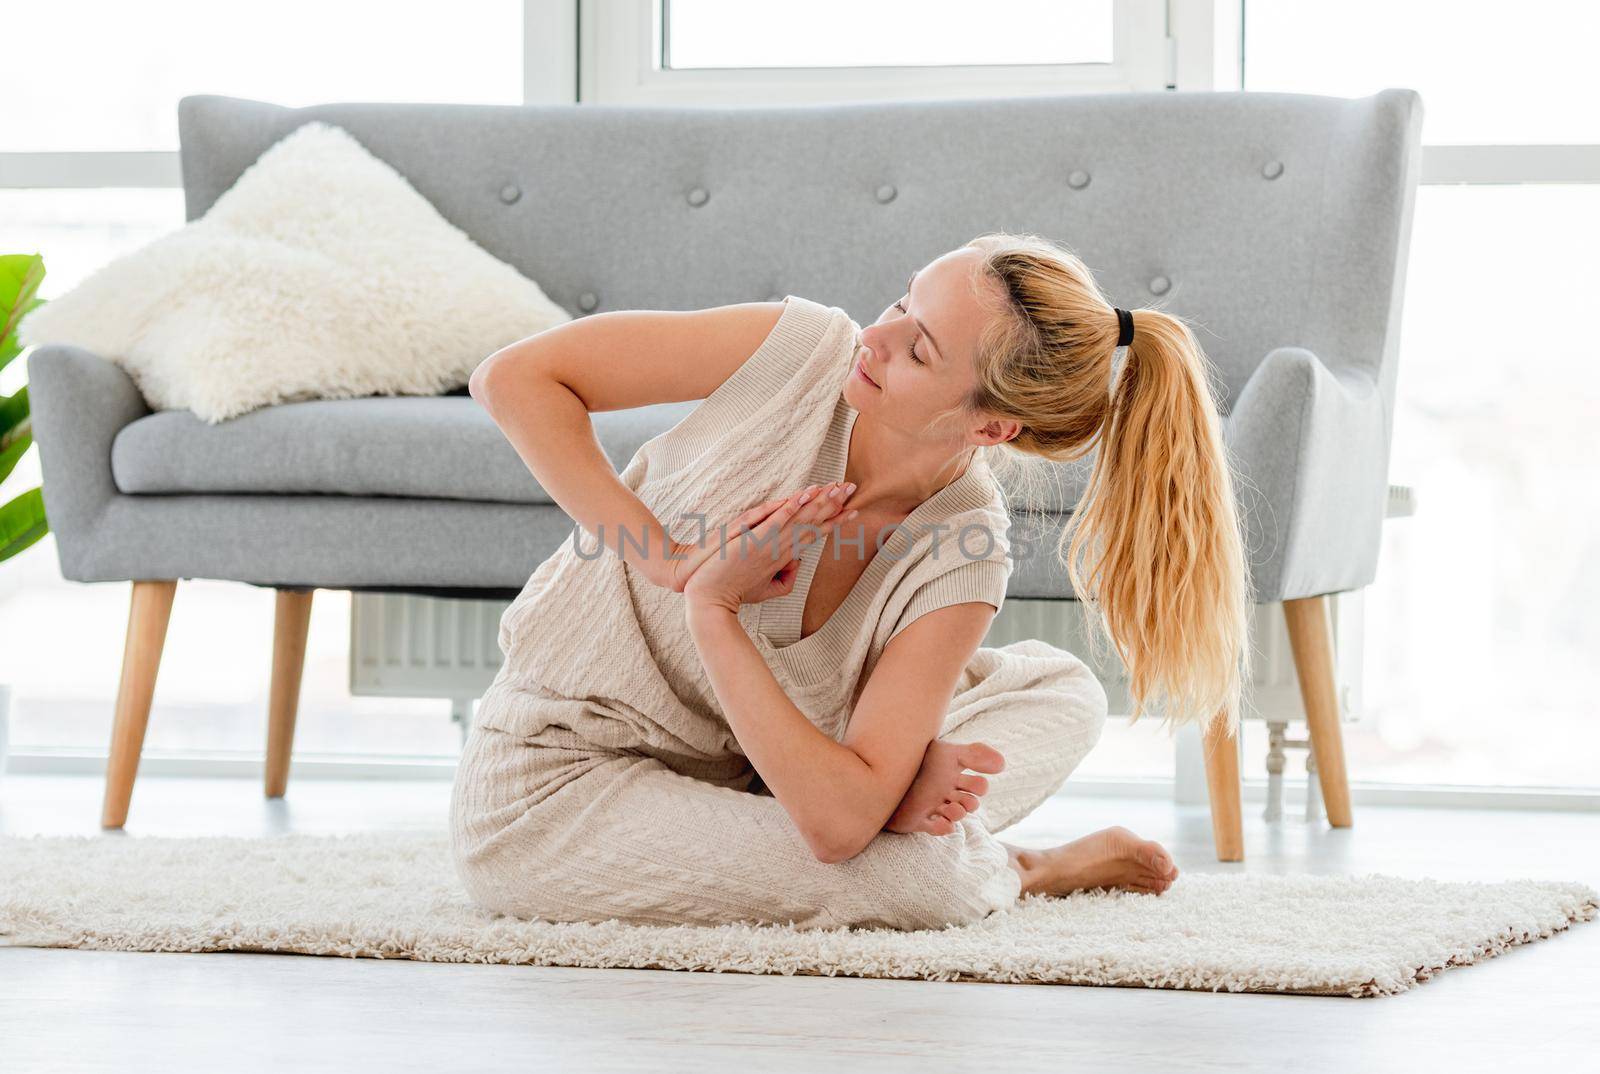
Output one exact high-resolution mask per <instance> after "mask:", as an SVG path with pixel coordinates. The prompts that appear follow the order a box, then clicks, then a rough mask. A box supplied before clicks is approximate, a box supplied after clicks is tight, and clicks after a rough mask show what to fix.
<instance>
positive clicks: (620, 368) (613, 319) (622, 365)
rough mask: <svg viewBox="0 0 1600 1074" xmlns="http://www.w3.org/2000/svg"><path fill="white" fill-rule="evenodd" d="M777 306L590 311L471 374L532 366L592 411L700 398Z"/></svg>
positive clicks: (494, 374) (770, 324)
mask: <svg viewBox="0 0 1600 1074" xmlns="http://www.w3.org/2000/svg"><path fill="white" fill-rule="evenodd" d="M784 308H785V307H784V303H782V302H739V303H734V304H733V305H728V306H712V307H709V308H707V309H700V310H614V311H612V312H609V313H597V314H595V315H593V316H591V317H582V318H579V319H577V320H574V321H568V322H566V323H565V324H560V325H557V326H556V327H554V328H551V329H548V330H547V331H544V332H540V333H539V334H538V335H535V336H530V337H528V338H527V339H525V340H521V341H519V342H518V343H513V344H511V345H510V346H508V347H504V348H502V349H501V350H499V351H496V352H495V353H494V354H492V355H490V356H489V357H488V358H487V359H485V360H484V362H483V364H482V366H480V371H479V373H475V374H474V379H475V380H478V381H479V382H480V383H481V384H491V383H493V382H494V381H495V380H502V381H503V380H505V379H508V378H516V377H519V376H523V375H526V374H527V373H528V372H529V371H530V370H535V369H536V370H538V371H539V372H541V373H543V374H545V375H548V376H551V377H554V378H555V379H556V380H558V381H560V382H561V383H562V384H564V385H566V386H567V387H568V388H569V389H571V390H572V391H573V393H575V394H576V395H577V396H578V397H579V398H580V399H582V400H583V402H584V405H585V406H586V407H587V408H588V409H589V410H590V411H591V412H592V411H601V410H625V409H628V408H630V407H638V406H648V405H650V404H652V403H675V402H681V401H685V400H690V399H704V398H706V397H707V396H708V395H710V394H711V393H712V392H714V391H716V389H717V388H718V387H719V386H720V385H721V384H722V382H723V381H725V380H727V379H728V378H729V377H730V376H732V375H733V373H734V371H735V370H737V369H738V368H739V367H740V366H741V365H743V364H744V362H745V360H746V359H747V358H749V357H750V356H751V355H752V354H754V353H755V352H756V351H757V350H759V349H760V347H761V345H762V344H763V343H764V342H766V340H767V337H768V336H770V335H771V334H772V331H773V329H774V328H776V327H777V324H778V319H779V318H780V317H781V316H782V315H783V311H784ZM480 374H481V375H480ZM477 391H478V389H477V388H474V393H476V392H477Z"/></svg>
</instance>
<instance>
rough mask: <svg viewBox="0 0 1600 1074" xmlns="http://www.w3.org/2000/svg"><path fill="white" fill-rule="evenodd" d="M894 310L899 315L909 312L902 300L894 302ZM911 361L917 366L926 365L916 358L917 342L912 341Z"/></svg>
mask: <svg viewBox="0 0 1600 1074" xmlns="http://www.w3.org/2000/svg"><path fill="white" fill-rule="evenodd" d="M894 308H895V309H897V310H899V311H900V312H901V313H909V312H910V311H909V310H907V309H906V305H905V302H904V301H903V300H897V301H896V302H895V304H894ZM911 360H912V361H913V362H916V363H917V364H918V365H927V364H928V363H927V362H924V361H923V360H922V359H921V358H918V357H917V341H916V340H912V341H911Z"/></svg>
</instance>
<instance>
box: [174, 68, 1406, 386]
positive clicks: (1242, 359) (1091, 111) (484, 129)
mask: <svg viewBox="0 0 1600 1074" xmlns="http://www.w3.org/2000/svg"><path fill="white" fill-rule="evenodd" d="M1421 111H1422V109H1421V100H1420V97H1419V96H1418V95H1417V94H1416V93H1415V92H1414V91H1412V90H1408V89H1388V90H1383V91H1381V92H1379V93H1376V94H1374V95H1372V96H1368V97H1360V98H1339V97H1321V96H1312V95H1304V94H1286V93H1258V92H1249V93H1242V92H1219V93H1171V92H1158V93H1103V94H1090V95H1082V94H1078V95H1064V96H1053V97H1028V98H1009V99H987V100H938V101H911V102H905V101H895V102H882V103H848V104H819V105H805V106H763V107H755V108H692V107H655V106H649V107H644V106H621V105H592V104H583V105H532V106H507V105H458V104H384V103H345V104H323V105H316V106H312V107H306V108H286V107H282V106H279V105H275V104H270V103H267V102H263V101H253V100H245V99H240V98H233V97H222V96H215V95H196V96H189V97H185V98H183V99H182V101H181V102H180V103H179V131H180V138H181V145H182V166H183V180H184V189H185V195H186V205H187V215H188V218H189V219H190V220H193V219H196V218H198V217H200V216H201V215H203V214H204V213H205V212H206V210H207V209H208V208H209V207H210V206H211V204H212V203H213V202H214V201H215V200H216V199H217V197H218V196H219V195H220V194H222V193H223V192H224V191H226V190H227V189H228V188H229V187H230V186H232V184H233V183H234V181H235V180H237V179H238V177H239V176H240V174H241V173H242V172H243V171H244V170H245V168H247V167H248V166H249V165H250V164H251V163H252V162H254V161H255V159H256V158H257V157H259V156H260V155H261V154H262V153H263V152H264V151H265V150H266V149H267V148H268V147H270V146H271V145H273V144H274V143H276V142H277V141H279V140H280V139H282V138H283V137H284V136H285V135H287V134H288V133H289V132H290V131H291V130H293V129H294V128H295V127H298V126H299V125H301V124H302V123H305V122H307V121H309V120H313V119H317V120H322V121H325V122H328V123H332V124H336V125H338V126H340V127H343V128H344V129H345V130H347V131H349V132H350V133H351V134H352V135H353V136H354V137H355V138H356V139H357V140H358V141H360V142H361V143H362V144H363V145H365V146H366V147H367V149H368V150H370V151H371V152H372V153H374V154H375V155H376V156H378V157H380V158H381V159H383V160H385V161H387V162H388V163H389V164H391V165H392V166H393V167H394V168H395V169H396V170H397V171H399V172H400V174H402V175H404V176H405V177H406V178H407V179H408V180H409V181H410V182H411V184H412V185H413V186H414V187H415V188H416V189H417V190H418V192H419V193H421V194H422V195H423V196H424V197H426V198H427V199H428V200H429V201H430V202H432V203H433V205H434V206H435V207H437V208H438V210H439V211H440V213H441V214H442V215H443V216H444V217H445V218H446V219H448V220H450V221H451V222H452V223H454V224H455V225H457V226H458V227H460V228H461V229H462V230H464V231H465V232H466V233H467V234H468V235H470V236H471V237H472V238H473V240H474V241H476V242H477V243H478V244H480V245H481V246H482V247H483V248H484V249H486V250H487V251H489V252H490V253H491V254H493V255H494V256H496V257H498V258H500V259H502V260H504V261H506V262H508V263H510V264H512V265H514V266H515V267H516V268H517V269H518V270H519V271H521V272H522V273H523V274H524V275H526V276H528V277H529V278H530V279H533V280H534V281H536V282H537V283H538V284H539V286H540V287H541V288H542V289H543V290H544V291H545V293H546V294H548V295H549V296H550V297H551V299H552V300H554V301H556V302H558V303H560V304H561V305H562V306H563V307H565V308H566V309H567V310H568V311H569V312H570V313H572V314H573V315H574V316H581V315H583V314H585V313H590V312H597V311H604V310H615V309H696V308H702V307H707V306H715V305H722V304H726V303H733V302H748V301H759V300H763V299H777V298H781V297H782V296H783V295H785V294H789V293H793V294H798V295H803V296H805V297H808V298H812V299H814V300H816V301H819V302H823V303H824V304H827V305H833V306H839V307H840V308H842V309H844V310H845V311H846V312H848V313H849V314H850V315H851V316H852V317H854V318H855V319H856V320H857V321H858V322H860V323H862V324H868V323H871V322H872V321H873V320H876V319H877V317H878V316H879V314H880V313H881V312H882V310H883V309H884V307H885V306H887V305H888V304H889V303H890V302H893V301H894V300H895V299H896V298H897V297H898V296H899V295H900V294H901V293H902V291H903V289H904V287H905V282H906V278H907V277H908V276H909V275H910V273H911V270H912V269H914V268H917V267H919V266H921V265H923V264H925V263H926V262H927V261H929V260H931V259H933V258H934V257H937V256H938V255H939V254H941V253H943V252H945V251H947V250H950V249H952V248H954V247H956V246H959V245H961V244H962V243H963V242H965V241H967V240H968V239H970V238H972V237H973V236H975V235H978V234H980V233H982V232H985V231H992V230H1009V231H1024V232H1035V233H1038V234H1040V235H1043V236H1045V237H1047V238H1050V239H1053V240H1056V241H1058V242H1060V243H1062V244H1064V245H1066V246H1068V247H1070V248H1071V249H1072V250H1074V251H1075V252H1077V253H1078V254H1079V255H1080V256H1081V257H1083V259H1084V260H1085V262H1086V263H1087V264H1088V265H1089V267H1090V268H1091V270H1092V271H1093V272H1094V274H1095V277H1096V279H1097V280H1098V281H1099V283H1100V285H1101V287H1102V288H1103V289H1104V290H1105V291H1106V293H1107V295H1108V296H1109V297H1110V298H1111V299H1112V301H1113V302H1115V303H1117V304H1119V305H1122V306H1125V307H1130V308H1132V307H1138V306H1143V305H1157V306H1161V307H1163V308H1165V309H1167V310H1169V311H1170V312H1172V313H1175V314H1178V315H1180V316H1183V317H1185V318H1186V319H1188V320H1189V321H1190V323H1191V324H1192V326H1193V327H1194V328H1195V330H1196V333H1197V335H1198V338H1199V339H1200V342H1201V344H1202V346H1203V347H1204V348H1205V350H1206V353H1207V355H1208V356H1209V357H1210V359H1211V360H1212V362H1213V364H1214V366H1215V367H1216V370H1217V373H1218V375H1219V377H1220V383H1218V384H1217V385H1216V387H1217V389H1218V391H1219V395H1220V396H1221V400H1222V405H1223V409H1224V411H1225V412H1226V411H1227V410H1229V409H1231V407H1232V404H1233V401H1234V400H1235V399H1236V398H1237V397H1238V394H1239V391H1240V389H1241V388H1242V387H1243V385H1244V383H1245V381H1246V380H1247V379H1248V378H1249V375H1250V373H1251V371H1252V370H1254V369H1255V367H1256V365H1257V364H1258V363H1259V362H1260V361H1261V360H1262V358H1263V357H1264V356H1265V355H1266V354H1267V352H1268V351H1270V350H1271V349H1273V348H1274V347H1279V346H1284V345H1298V346H1303V347H1306V348H1308V349H1309V350H1311V351H1312V352H1314V353H1315V354H1317V355H1318V357H1319V358H1321V359H1322V360H1323V361H1324V362H1325V363H1327V364H1328V365H1329V366H1331V367H1333V368H1335V369H1352V370H1361V371H1364V372H1366V373H1368V374H1370V375H1371V376H1372V378H1373V379H1375V380H1377V381H1378V382H1379V383H1380V384H1382V385H1383V388H1384V391H1385V394H1386V395H1388V396H1389V397H1390V399H1391V401H1392V397H1393V395H1392V393H1393V373H1394V367H1395V364H1396V363H1395V351H1396V348H1397V346H1398V335H1399V327H1400V326H1399V323H1398V322H1399V309H1400V294H1399V292H1400V290H1401V288H1400V286H1399V284H1400V283H1401V282H1403V279H1404V262H1403V257H1404V251H1405V249H1406V245H1407V241H1406V240H1407V239H1408V237H1409V229H1410V216H1411V209H1412V203H1413V198H1412V192H1413V191H1414V188H1415V181H1416V168H1417V159H1418V156H1419V142H1420V129H1421Z"/></svg>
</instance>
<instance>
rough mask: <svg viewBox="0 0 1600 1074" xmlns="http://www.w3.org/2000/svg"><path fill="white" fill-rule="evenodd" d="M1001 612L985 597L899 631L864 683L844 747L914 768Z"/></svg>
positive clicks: (933, 613) (927, 615)
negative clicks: (970, 663)
mask: <svg viewBox="0 0 1600 1074" xmlns="http://www.w3.org/2000/svg"><path fill="white" fill-rule="evenodd" d="M995 614H996V609H995V606H994V605H992V604H989V603H988V602H986V601H962V602H960V603H958V604H949V605H946V606H945V607H943V608H935V609H934V610H933V611H930V612H926V613H924V614H922V615H920V616H918V617H917V618H916V619H915V620H914V621H913V622H912V623H910V624H909V625H908V626H906V627H905V628H904V629H903V630H901V631H900V633H898V634H896V635H895V636H894V638H893V639H891V640H890V642H889V644H888V645H886V646H884V649H883V655H882V656H881V657H880V658H879V659H878V662H877V664H876V665H875V666H874V667H873V669H872V673H871V675H869V676H868V678H867V681H866V683H865V684H864V685H863V686H862V689H861V694H860V697H859V698H858V699H857V701H856V704H855V707H854V709H853V710H852V712H851V715H850V722H849V724H848V726H847V729H846V734H845V738H844V745H846V746H849V747H850V748H851V749H853V750H855V752H856V753H857V754H858V755H859V756H861V757H862V758H863V759H864V760H866V761H867V763H869V764H871V765H873V766H874V767H877V766H879V765H880V764H882V765H887V766H889V767H890V768H892V769H906V768H909V771H911V772H915V771H916V767H917V764H918V763H920V758H921V757H922V752H923V750H924V749H925V748H926V747H927V745H928V743H929V742H930V741H932V740H933V739H934V738H936V737H938V734H939V728H940V727H941V726H942V725H943V723H944V718H945V715H946V713H947V711H948V710H949V707H950V699H951V698H952V697H953V696H954V695H955V688H956V682H957V680H959V679H960V677H961V673H962V672H963V671H964V670H966V667H967V664H968V662H970V661H971V659H972V655H973V653H975V652H977V650H978V646H979V645H981V644H982V643H983V638H984V635H986V634H987V633H988V632H989V624H990V623H991V622H993V621H994V617H995Z"/></svg>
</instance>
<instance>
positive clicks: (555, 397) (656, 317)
mask: <svg viewBox="0 0 1600 1074" xmlns="http://www.w3.org/2000/svg"><path fill="white" fill-rule="evenodd" d="M782 312H783V304H782V303H779V302H746V303H741V304H738V305H733V306H718V307H714V308H712V309H705V310H688V311H681V312H674V311H653V310H617V311H614V312H611V313H602V314H596V315H595V316H592V317H584V318H581V319H579V320H576V321H568V322H567V323H565V324H560V325H557V326H556V327H554V328H551V329H549V330H548V331H545V332H540V333H539V334H538V335H534V336H529V337H528V338H527V339H524V340H520V341H519V342H516V343H513V344H511V345H510V346H507V347H503V348H501V349H500V350H498V351H496V352H495V353H494V354H491V355H490V356H489V357H488V358H485V359H484V360H483V361H482V362H481V363H479V365H478V367H477V368H476V369H475V370H473V373H472V377H471V379H470V380H469V381H468V382H467V388H468V391H469V392H470V393H471V395H472V398H474V399H476V400H477V401H478V402H479V404H481V405H482V406H483V408H484V409H485V410H487V411H488V412H489V415H490V416H491V417H492V418H493V419H494V421H495V424H496V425H498V426H499V427H500V429H501V431H503V432H504V433H505V435H506V439H507V440H509V441H510V442H511V446H512V447H514V448H516V451H517V454H518V455H520V456H521V457H522V461H523V462H524V463H525V464H526V465H527V467H528V470H529V471H530V472H531V473H532V474H533V475H534V477H536V478H538V480H539V484H540V485H541V486H543V488H544V490H545V491H546V492H548V493H549V494H550V497H551V499H553V500H555V502H556V504H557V505H558V506H559V507H560V508H561V509H562V510H563V511H565V512H566V513H567V514H568V516H570V517H571V518H572V519H573V520H574V521H575V522H577V523H578V524H579V525H581V526H582V527H583V528H584V529H585V530H587V531H588V532H589V533H590V534H591V535H592V536H593V535H598V536H600V537H603V538H604V543H605V546H606V547H607V548H612V549H617V548H618V547H619V545H620V547H621V550H622V555H623V559H624V561H625V562H627V563H629V564H630V565H632V566H633V567H635V568H636V569H638V570H640V571H642V572H643V573H644V574H645V576H646V577H647V578H649V579H650V580H651V581H653V582H655V583H656V584H657V585H662V586H667V587H668V588H678V587H677V586H676V585H674V584H672V582H673V579H672V567H673V562H672V561H669V560H668V559H667V558H666V556H665V554H664V552H665V549H666V547H667V543H666V542H667V533H666V530H665V528H664V527H663V526H662V524H661V522H660V521H659V520H658V519H657V518H656V517H655V515H653V514H652V513H651V512H650V509H649V508H647V507H646V506H645V505H644V502H643V501H642V500H640V499H639V498H638V497H637V496H636V495H634V494H633V492H632V491H631V490H629V489H628V487H627V486H625V485H624V484H623V483H622V481H621V480H620V479H619V478H618V476H617V472H616V470H615V468H613V466H612V465H611V460H610V459H608V458H607V457H606V454H605V451H604V450H603V449H602V448H601V447H600V441H599V439H598V438H597V437H596V436H595V432H594V423H593V422H592V421H591V420H590V419H589V414H590V412H591V411H600V410H622V409H626V408H628V407H636V406H645V405H648V404H651V403H667V402H678V401H681V400H688V399H703V398H705V397H706V396H708V395H710V394H711V393H712V392H714V391H715V390H716V389H717V387H718V386H719V385H721V384H722V382H723V381H725V380H727V379H728V377H729V376H731V375H732V374H733V372H734V371H735V370H737V369H738V368H739V367H740V366H741V365H742V364H743V363H744V362H745V360H746V359H748V358H749V357H750V356H751V355H752V354H754V353H755V352H756V350H757V349H759V348H760V346H761V345H762V343H764V342H765V341H766V339H767V336H768V335H770V334H771V332H772V330H773V328H774V327H775V326H776V324H777V320H778V317H779V316H780V315H781V314H782ZM602 526H604V530H601V528H600V527H602ZM622 533H626V534H627V535H628V538H627V540H619V535H620V534H622ZM641 545H642V546H643V548H644V551H643V552H641V551H640V549H639V546H641Z"/></svg>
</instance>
